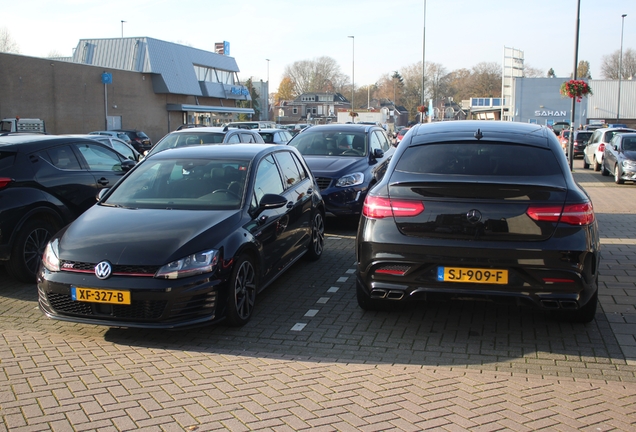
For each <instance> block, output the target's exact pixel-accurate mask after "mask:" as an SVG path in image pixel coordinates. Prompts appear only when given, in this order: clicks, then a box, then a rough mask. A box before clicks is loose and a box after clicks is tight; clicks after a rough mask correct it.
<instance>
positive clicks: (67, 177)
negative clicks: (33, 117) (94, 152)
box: [30, 144, 100, 217]
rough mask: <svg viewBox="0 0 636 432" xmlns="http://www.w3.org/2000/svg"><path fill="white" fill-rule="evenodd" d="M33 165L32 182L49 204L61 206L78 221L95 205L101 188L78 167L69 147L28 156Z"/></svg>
mask: <svg viewBox="0 0 636 432" xmlns="http://www.w3.org/2000/svg"><path fill="white" fill-rule="evenodd" d="M30 158H31V160H32V161H33V162H34V169H35V171H36V172H35V181H36V182H37V183H38V184H40V185H41V187H42V190H44V191H46V192H47V193H48V194H50V196H49V200H51V201H53V204H55V205H58V203H57V202H55V200H59V201H60V202H62V203H63V204H64V205H65V206H66V207H67V208H68V209H70V210H71V212H72V213H73V214H72V215H67V216H71V217H77V216H78V215H79V214H80V213H82V212H84V211H85V210H87V209H88V208H89V207H90V206H92V205H93V204H95V202H96V201H95V197H96V196H97V192H98V191H99V189H100V187H98V184H97V183H96V181H95V177H94V176H93V175H92V174H91V173H90V172H89V171H88V170H87V169H86V168H83V167H82V166H81V164H80V161H79V159H78V158H77V155H76V153H75V151H74V150H73V148H72V146H70V145H68V144H65V145H58V146H53V147H49V148H47V149H44V150H40V151H38V152H36V153H34V154H33V155H31V157H30Z"/></svg>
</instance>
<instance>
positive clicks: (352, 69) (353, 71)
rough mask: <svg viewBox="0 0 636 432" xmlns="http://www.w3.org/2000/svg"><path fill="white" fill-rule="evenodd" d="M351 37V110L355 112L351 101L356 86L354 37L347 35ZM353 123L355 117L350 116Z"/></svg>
mask: <svg viewBox="0 0 636 432" xmlns="http://www.w3.org/2000/svg"><path fill="white" fill-rule="evenodd" d="M347 37H350V38H351V112H352V113H353V112H355V104H354V103H353V94H354V91H355V88H356V39H355V36H347ZM351 121H352V122H353V123H355V122H356V118H355V117H353V116H352V117H351Z"/></svg>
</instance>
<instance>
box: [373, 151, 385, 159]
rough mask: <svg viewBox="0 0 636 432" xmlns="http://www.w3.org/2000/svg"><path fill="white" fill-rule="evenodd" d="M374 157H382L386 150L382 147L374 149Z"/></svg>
mask: <svg viewBox="0 0 636 432" xmlns="http://www.w3.org/2000/svg"><path fill="white" fill-rule="evenodd" d="M373 157H374V158H376V159H380V158H382V157H384V151H383V150H382V149H374V150H373Z"/></svg>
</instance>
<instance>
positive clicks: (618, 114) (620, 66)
mask: <svg viewBox="0 0 636 432" xmlns="http://www.w3.org/2000/svg"><path fill="white" fill-rule="evenodd" d="M626 16H627V14H623V15H621V53H620V56H619V57H618V106H617V107H616V120H618V119H620V118H621V79H622V78H623V29H624V28H625V17H626ZM617 123H618V122H617Z"/></svg>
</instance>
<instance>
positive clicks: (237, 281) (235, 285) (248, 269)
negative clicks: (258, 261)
mask: <svg viewBox="0 0 636 432" xmlns="http://www.w3.org/2000/svg"><path fill="white" fill-rule="evenodd" d="M228 288H229V290H228V296H227V316H226V318H227V321H228V323H229V324H230V325H231V326H234V327H240V326H243V325H245V324H247V322H248V321H249V320H250V318H251V317H252V312H254V306H255V304H256V292H257V291H258V275H257V274H256V268H255V267H254V263H253V261H252V259H251V258H250V257H249V256H248V255H242V256H240V257H239V259H238V260H237V261H236V263H235V264H234V268H233V269H232V275H231V276H230V280H229V287H228Z"/></svg>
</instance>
